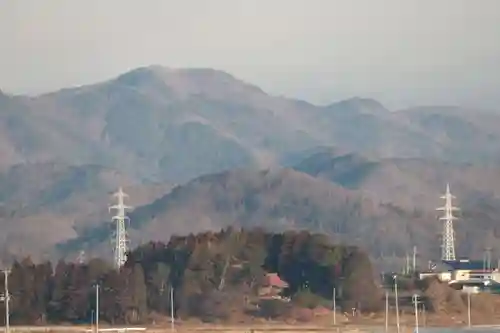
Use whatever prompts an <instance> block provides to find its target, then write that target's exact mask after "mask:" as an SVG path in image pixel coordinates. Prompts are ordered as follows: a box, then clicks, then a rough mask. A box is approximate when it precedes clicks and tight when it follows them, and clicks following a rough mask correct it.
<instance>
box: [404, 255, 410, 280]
mask: <svg viewBox="0 0 500 333" xmlns="http://www.w3.org/2000/svg"><path fill="white" fill-rule="evenodd" d="M409 274H410V256H409V255H408V252H407V253H406V266H405V275H409Z"/></svg>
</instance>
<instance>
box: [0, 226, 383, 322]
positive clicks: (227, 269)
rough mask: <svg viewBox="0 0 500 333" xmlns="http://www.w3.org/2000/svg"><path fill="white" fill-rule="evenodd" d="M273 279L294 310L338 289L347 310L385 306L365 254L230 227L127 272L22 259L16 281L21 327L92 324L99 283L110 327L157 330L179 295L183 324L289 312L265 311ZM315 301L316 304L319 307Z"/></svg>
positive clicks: (321, 239)
mask: <svg viewBox="0 0 500 333" xmlns="http://www.w3.org/2000/svg"><path fill="white" fill-rule="evenodd" d="M266 272H276V273H278V274H279V276H280V277H281V278H282V279H283V280H284V281H286V282H287V283H288V284H289V287H288V288H287V289H286V290H284V291H283V293H284V296H286V297H289V298H291V300H292V302H291V303H290V304H298V303H300V302H301V300H302V302H303V300H304V298H305V297H304V295H305V294H308V295H310V296H314V297H313V298H311V297H309V298H308V300H309V301H308V304H307V305H304V304H302V305H301V304H298V306H309V307H313V306H316V305H319V304H328V302H329V301H331V297H332V291H333V288H337V290H338V291H340V292H339V293H338V296H339V299H338V304H339V305H341V306H342V307H345V308H346V309H349V310H350V309H351V308H352V307H357V308H361V309H364V310H369V311H375V310H378V309H379V307H380V305H381V297H380V296H381V292H380V290H379V288H378V286H377V285H376V284H375V282H374V281H375V279H374V276H373V271H372V266H371V263H370V261H369V259H368V256H367V255H366V254H365V253H364V252H362V251H361V250H359V249H358V248H356V247H348V246H340V245H332V244H330V243H329V242H328V239H327V237H326V236H324V235H316V234H309V233H308V232H285V233H283V234H277V233H267V232H265V231H263V230H260V229H255V230H251V231H248V230H233V229H231V228H229V229H225V230H222V231H220V232H217V233H214V232H206V233H200V234H197V235H193V234H191V235H188V236H183V237H180V236H173V237H172V238H171V239H170V241H169V242H168V244H164V243H153V242H152V243H149V244H146V245H143V246H140V247H138V248H136V249H135V250H133V251H131V252H130V253H129V255H128V260H127V262H126V264H125V265H124V266H123V267H122V268H121V269H120V270H119V271H117V270H115V269H113V268H112V267H110V266H109V264H108V263H106V262H104V261H102V260H100V259H92V260H91V261H89V262H88V263H86V264H76V263H68V262H64V261H59V262H58V263H57V264H56V265H55V267H53V265H52V264H51V263H50V262H46V263H39V264H35V263H33V262H32V261H31V260H30V259H29V258H27V259H25V260H23V261H21V262H15V263H14V264H13V266H12V268H11V273H10V277H9V289H10V293H11V297H12V298H11V304H10V305H11V307H10V310H11V322H12V323H17V324H46V323H89V322H90V320H91V319H90V318H91V317H92V315H93V312H94V311H95V285H96V284H99V286H100V290H101V292H100V313H99V315H100V319H101V320H105V321H107V322H109V323H147V322H151V320H152V318H153V317H155V318H156V317H157V316H169V314H170V310H171V309H170V290H171V289H173V290H174V296H175V297H174V304H173V306H174V309H173V310H174V313H175V316H176V317H178V318H188V317H199V318H201V319H203V320H230V319H231V318H232V317H233V316H235V315H237V314H240V315H246V316H249V315H251V316H256V315H264V316H270V313H271V312H272V313H278V314H283V313H284V312H283V311H276V309H275V308H273V307H272V306H271V307H270V306H268V305H266V306H264V304H260V306H258V305H259V302H262V300H260V299H259V297H258V290H259V288H260V287H261V286H262V285H263V283H264V277H265V274H266ZM0 288H2V289H1V290H3V282H2V283H0ZM311 299H315V300H316V301H315V302H312V303H313V304H311V302H310V300H311ZM279 304H283V302H278V301H276V302H275V304H274V307H276V306H278V305H279ZM1 306H2V307H3V306H4V305H3V303H2V305H1ZM283 306H284V305H283ZM286 306H292V305H289V304H288V305H286ZM263 311H268V312H269V313H268V314H266V313H262V312H263ZM0 317H2V319H1V320H0V321H3V320H4V318H3V316H0Z"/></svg>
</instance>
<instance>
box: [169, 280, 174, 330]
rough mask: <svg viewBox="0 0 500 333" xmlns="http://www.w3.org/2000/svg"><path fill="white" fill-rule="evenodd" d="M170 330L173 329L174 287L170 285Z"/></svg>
mask: <svg viewBox="0 0 500 333" xmlns="http://www.w3.org/2000/svg"><path fill="white" fill-rule="evenodd" d="M170 330H171V331H172V332H173V331H174V330H175V324H174V287H173V286H170Z"/></svg>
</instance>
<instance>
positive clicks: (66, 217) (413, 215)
mask: <svg viewBox="0 0 500 333" xmlns="http://www.w3.org/2000/svg"><path fill="white" fill-rule="evenodd" d="M499 124H500V114H499V113H496V112H494V111H482V110H475V109H464V108H459V107H416V108H411V109H408V110H402V111H391V110H388V109H387V108H386V107H384V106H383V105H382V104H381V103H379V102H377V101H375V100H372V99H368V98H357V97H356V98H352V99H349V100H345V101H340V102H337V103H332V104H329V105H324V106H319V105H313V104H311V103H307V102H304V101H298V100H293V99H290V98H284V97H276V96H271V95H268V94H266V93H265V92H264V91H262V90H261V89H260V88H258V87H256V86H254V85H251V84H248V83H246V82H243V81H241V80H239V79H237V78H235V77H233V76H231V75H230V74H228V73H225V72H221V71H217V70H213V69H200V68H198V69H171V68H165V67H160V66H150V67H143V68H138V69H135V70H132V71H130V72H127V73H124V74H122V75H120V76H118V77H116V78H113V79H110V80H107V81H105V82H101V83H97V84H94V85H88V86H83V87H76V88H70V89H63V90H60V91H57V92H53V93H49V94H44V95H41V96H35V97H27V96H12V95H8V94H1V95H0V225H1V227H2V233H1V235H0V236H1V237H0V252H1V253H0V254H2V259H5V260H7V261H9V260H12V259H13V258H22V257H24V256H26V255H29V254H33V256H34V259H36V260H41V259H47V258H51V259H57V258H60V257H66V258H74V257H75V255H76V253H78V252H79V251H80V250H83V249H85V250H87V252H88V255H89V256H103V257H106V258H107V257H109V255H110V248H111V247H110V245H109V238H110V236H111V229H112V225H111V223H110V222H108V221H109V219H110V215H109V212H108V211H107V207H108V206H109V205H110V204H112V202H111V198H110V197H109V192H111V191H113V190H115V189H116V188H117V187H118V186H120V185H121V186H124V187H126V191H128V192H130V193H129V194H130V202H129V204H131V205H132V206H134V207H136V208H137V209H136V211H134V212H132V213H131V217H132V220H131V221H132V224H131V226H130V227H131V228H130V233H131V238H132V241H133V244H135V245H138V244H141V243H144V242H147V241H149V240H150V239H156V240H162V241H167V240H168V238H169V237H170V235H171V234H172V233H173V232H181V233H184V232H192V231H193V232H194V231H202V230H207V229H214V228H215V229H218V228H221V227H226V226H228V225H242V226H255V225H259V226H264V227H266V228H268V229H269V230H280V231H281V230H284V229H286V228H291V229H294V228H305V229H308V230H312V231H324V232H327V233H329V235H330V236H331V237H332V238H334V239H335V241H338V240H341V241H345V242H349V243H352V244H359V245H363V246H364V247H365V249H366V250H367V251H369V252H370V254H371V255H372V256H373V257H376V258H379V257H380V258H384V260H392V258H393V257H394V258H401V257H403V256H404V255H405V254H406V251H411V247H412V246H413V245H416V246H418V247H419V248H420V249H421V260H422V261H425V260H427V259H435V258H436V257H437V256H438V255H439V244H440V241H439V239H438V237H439V233H440V229H441V224H440V223H439V222H438V221H437V220H436V218H437V216H436V212H435V207H437V206H439V205H440V204H441V203H440V202H439V196H440V194H441V192H442V191H443V189H444V188H445V185H446V183H447V182H449V183H450V185H451V187H452V192H453V193H454V194H455V195H456V196H457V197H458V200H459V201H458V202H457V204H458V205H459V206H461V208H462V213H461V215H460V220H458V222H457V224H456V227H457V230H456V231H457V238H458V239H457V244H458V252H459V253H461V254H462V255H464V256H476V257H477V256H481V252H482V245H479V244H488V246H491V247H495V244H497V243H498V239H497V238H498V235H500V233H499V232H498V227H499V226H498V223H497V220H498V219H497V216H498V214H499V213H500V199H499V198H500V197H499V193H498V188H500V184H499V183H498V182H497V179H500V177H499V175H500V171H499V169H498V161H499V160H500V159H499V157H500V148H499V147H500V132H499V131H498V128H500V126H498V125H499ZM332 147H333V148H332ZM283 166H286V167H290V168H294V169H295V170H296V172H292V171H290V170H289V171H283V169H282V167H283ZM239 169H245V170H246V171H245V172H239V171H238V170H239ZM262 170H264V171H265V170H271V171H273V170H281V171H278V172H277V173H276V174H274V176H273V172H271V173H269V174H267V175H266V174H265V173H263V172H262ZM297 171H300V172H297ZM305 174H308V175H309V176H307V177H306V175H305ZM217 175H219V176H217ZM224 175H226V176H224ZM273 177H274V178H273ZM228 179H229V180H230V181H229V182H227V180H228ZM267 183H271V184H273V186H274V187H271V188H267V185H266V184H267ZM170 184H173V185H172V186H175V185H179V186H178V187H177V189H176V190H175V191H174V193H170V188H171V187H172V186H171V185H170ZM287 184H288V185H287ZM225 187H228V188H230V189H231V191H227V193H226V191H225ZM231 196H232V197H231ZM158 198H162V199H160V200H156V199H158ZM408 248H410V249H408ZM494 251H495V253H494V255H500V249H495V250H494ZM35 257H36V258H35Z"/></svg>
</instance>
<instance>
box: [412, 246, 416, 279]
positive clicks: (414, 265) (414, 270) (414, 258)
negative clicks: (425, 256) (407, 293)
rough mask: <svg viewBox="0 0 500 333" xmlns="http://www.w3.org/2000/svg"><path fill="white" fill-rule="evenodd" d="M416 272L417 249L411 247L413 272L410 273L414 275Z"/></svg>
mask: <svg viewBox="0 0 500 333" xmlns="http://www.w3.org/2000/svg"><path fill="white" fill-rule="evenodd" d="M416 271H417V247H416V246H414V247H413V271H412V273H413V274H415V272H416Z"/></svg>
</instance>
